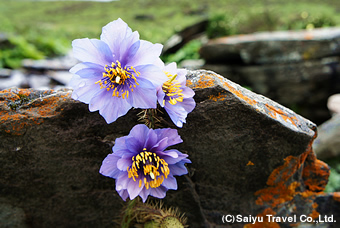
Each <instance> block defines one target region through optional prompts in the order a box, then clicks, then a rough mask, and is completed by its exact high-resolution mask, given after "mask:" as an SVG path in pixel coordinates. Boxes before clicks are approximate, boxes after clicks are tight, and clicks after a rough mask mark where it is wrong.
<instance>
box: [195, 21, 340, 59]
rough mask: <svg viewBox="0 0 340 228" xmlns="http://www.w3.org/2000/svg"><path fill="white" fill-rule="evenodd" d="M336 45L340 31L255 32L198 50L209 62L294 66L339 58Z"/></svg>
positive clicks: (339, 51) (339, 29)
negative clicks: (316, 60)
mask: <svg viewBox="0 0 340 228" xmlns="http://www.w3.org/2000/svg"><path fill="white" fill-rule="evenodd" d="M339 42H340V28H339V27H333V28H320V29H313V30H299V31H275V32H258V33H254V34H247V35H235V36H229V37H221V38H217V39H213V40H210V41H209V42H208V43H207V44H205V45H204V46H203V47H202V48H201V50H200V54H201V57H202V58H203V59H205V60H206V61H208V62H228V61H233V60H239V61H242V62H243V63H246V64H269V63H282V62H296V61H304V60H311V59H319V58H323V57H328V56H337V55H339V54H340V46H339Z"/></svg>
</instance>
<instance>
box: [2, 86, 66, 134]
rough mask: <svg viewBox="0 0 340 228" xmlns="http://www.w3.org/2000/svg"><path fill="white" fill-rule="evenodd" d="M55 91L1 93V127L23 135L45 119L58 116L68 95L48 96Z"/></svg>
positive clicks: (4, 91)
mask: <svg viewBox="0 0 340 228" xmlns="http://www.w3.org/2000/svg"><path fill="white" fill-rule="evenodd" d="M52 92H53V90H48V91H43V92H42V91H40V92H36V91H35V92H34V93H35V94H33V90H30V89H15V90H12V89H6V90H3V91H0V96H1V100H0V125H1V126H2V129H1V130H2V131H4V132H5V133H7V134H12V135H22V134H23V133H25V131H26V129H27V127H29V126H31V125H33V124H41V123H42V122H43V119H44V118H46V117H51V116H55V115H57V114H58V113H59V112H60V110H58V107H59V104H60V101H61V100H64V99H66V97H67V96H68V95H67V94H66V95H58V96H47V95H49V94H51V93H52Z"/></svg>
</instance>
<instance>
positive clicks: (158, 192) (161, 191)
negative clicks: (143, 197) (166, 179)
mask: <svg viewBox="0 0 340 228" xmlns="http://www.w3.org/2000/svg"><path fill="white" fill-rule="evenodd" d="M167 190H168V189H167V188H165V187H164V186H162V185H161V186H159V187H157V188H151V192H150V195H151V196H154V197H157V198H159V199H163V198H164V197H165V195H166V191H167Z"/></svg>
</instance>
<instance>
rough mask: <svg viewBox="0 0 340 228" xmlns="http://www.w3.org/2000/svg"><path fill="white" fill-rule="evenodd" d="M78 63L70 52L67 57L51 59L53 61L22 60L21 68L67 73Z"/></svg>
mask: <svg viewBox="0 0 340 228" xmlns="http://www.w3.org/2000/svg"><path fill="white" fill-rule="evenodd" d="M77 62H78V61H77V60H76V59H75V58H74V57H73V54H72V52H69V53H68V54H67V55H65V56H62V57H58V58H53V59H40V60H33V59H24V60H23V61H22V66H23V67H24V68H26V69H29V70H38V71H48V70H60V71H68V70H69V69H70V68H71V67H72V66H74V65H75V64H76V63H77Z"/></svg>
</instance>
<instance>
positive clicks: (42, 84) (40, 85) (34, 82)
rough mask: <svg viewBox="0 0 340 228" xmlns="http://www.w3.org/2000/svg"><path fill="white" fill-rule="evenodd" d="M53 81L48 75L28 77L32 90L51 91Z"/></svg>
mask: <svg viewBox="0 0 340 228" xmlns="http://www.w3.org/2000/svg"><path fill="white" fill-rule="evenodd" d="M50 82H51V79H50V78H49V77H47V75H37V74H32V75H29V76H28V85H29V87H30V88H32V89H40V90H42V89H50Z"/></svg>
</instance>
